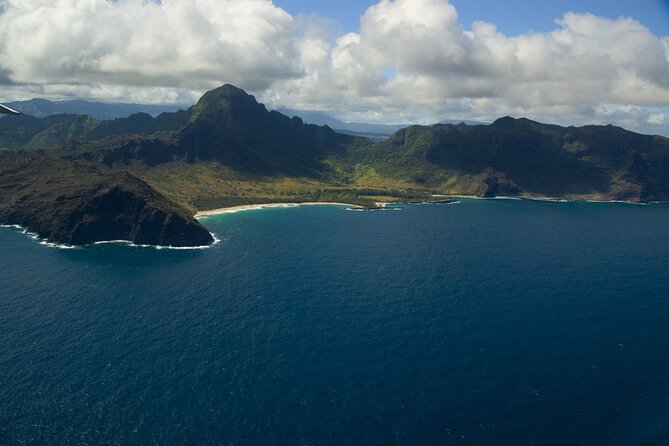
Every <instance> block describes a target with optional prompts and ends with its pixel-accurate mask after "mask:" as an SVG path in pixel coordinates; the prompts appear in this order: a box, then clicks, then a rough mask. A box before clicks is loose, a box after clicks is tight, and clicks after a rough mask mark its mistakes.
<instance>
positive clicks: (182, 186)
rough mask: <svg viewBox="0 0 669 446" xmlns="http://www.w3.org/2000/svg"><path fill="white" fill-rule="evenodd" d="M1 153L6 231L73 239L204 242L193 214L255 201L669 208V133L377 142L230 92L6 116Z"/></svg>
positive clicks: (514, 130)
mask: <svg viewBox="0 0 669 446" xmlns="http://www.w3.org/2000/svg"><path fill="white" fill-rule="evenodd" d="M306 116H307V118H304V119H306V120H308V119H310V118H309V116H308V115H306ZM311 119H314V118H311ZM329 122H330V124H332V125H333V126H336V125H337V124H336V123H335V122H332V121H329ZM330 124H328V125H330ZM374 128H375V129H376V130H379V128H378V127H374ZM357 129H358V130H360V127H358V128H357ZM366 129H368V130H369V129H372V127H366ZM381 130H383V131H388V130H389V128H388V126H384V127H382V128H381ZM0 147H5V148H6V149H5V150H0V196H1V197H2V200H0V224H18V225H21V226H24V227H26V228H28V229H30V230H32V231H34V232H37V233H38V234H40V235H41V236H43V237H45V238H48V239H50V240H53V241H57V242H61V243H72V244H78V243H84V242H88V241H95V240H115V239H119V238H124V239H128V240H132V241H135V242H137V243H147V244H174V245H177V246H184V245H189V244H201V243H206V242H209V241H210V240H211V239H210V238H208V237H205V236H203V232H202V231H203V228H202V227H201V226H199V224H197V222H196V221H194V220H192V219H191V218H190V217H189V215H192V213H193V212H195V211H196V210H204V209H212V208H217V207H223V206H229V205H237V204H247V203H266V202H303V201H338V202H347V203H353V204H359V205H365V206H371V205H373V203H374V202H375V201H379V200H380V201H386V200H390V201H393V200H400V201H402V200H410V201H415V200H429V199H430V198H431V197H432V196H433V195H476V196H479V197H496V196H529V197H549V198H567V199H589V200H621V201H631V202H650V201H669V139H668V138H664V137H661V136H650V135H640V134H637V133H634V132H630V131H627V130H624V129H622V128H619V127H613V126H584V127H561V126H556V125H548V124H542V123H538V122H534V121H530V120H528V119H522V118H521V119H514V118H510V117H504V118H500V119H498V120H496V121H495V122H493V123H492V124H490V125H467V124H466V123H459V124H435V125H432V126H409V127H406V128H401V129H399V130H397V131H395V132H394V133H393V134H392V135H391V136H390V137H388V138H385V139H383V140H382V141H381V142H376V143H375V142H373V141H372V140H370V139H368V138H363V137H359V136H352V135H347V134H342V133H337V132H335V131H334V130H332V128H330V127H329V126H319V125H314V124H307V123H305V122H304V120H303V118H299V117H292V118H290V117H288V116H286V115H284V114H282V113H279V112H278V111H268V110H267V109H266V108H265V106H264V105H263V104H259V103H258V102H257V101H256V99H255V98H254V97H253V96H250V95H248V94H246V93H245V92H244V91H243V90H240V89H239V88H236V87H234V86H232V85H225V86H222V87H220V88H217V89H215V90H212V91H210V92H207V93H206V94H205V95H204V96H203V97H202V98H201V99H200V100H199V101H198V103H197V104H196V105H194V106H192V107H190V108H188V109H187V110H181V111H176V112H171V113H170V112H166V113H162V114H160V115H158V116H156V117H152V116H151V115H149V114H147V113H136V114H133V115H131V116H129V117H126V118H117V119H113V120H100V119H96V118H94V117H91V116H86V115H72V114H60V115H52V116H48V117H45V118H36V117H33V116H28V115H20V116H7V117H5V118H3V119H0ZM112 237H113V238H112Z"/></svg>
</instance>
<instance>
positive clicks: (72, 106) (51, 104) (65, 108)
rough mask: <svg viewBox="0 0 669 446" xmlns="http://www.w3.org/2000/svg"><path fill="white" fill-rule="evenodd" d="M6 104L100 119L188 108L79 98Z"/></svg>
mask: <svg viewBox="0 0 669 446" xmlns="http://www.w3.org/2000/svg"><path fill="white" fill-rule="evenodd" d="M6 105H7V106H8V107H10V108H12V109H14V110H16V111H19V112H21V113H24V114H26V115H30V116H34V117H36V118H45V117H47V116H52V115H59V114H73V115H88V116H92V117H93V118H95V119H100V120H103V119H116V118H126V117H128V116H130V115H132V114H134V113H140V112H141V113H148V114H149V115H151V116H158V115H159V114H161V113H170V112H175V111H177V110H180V109H182V108H188V106H178V105H141V104H122V103H106V102H92V101H81V100H66V101H49V100H47V99H30V100H29V101H16V102H10V103H8V104H6Z"/></svg>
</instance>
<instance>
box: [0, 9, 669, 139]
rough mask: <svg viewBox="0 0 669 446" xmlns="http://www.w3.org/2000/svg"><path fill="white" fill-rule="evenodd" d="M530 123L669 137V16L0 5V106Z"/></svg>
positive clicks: (649, 12)
mask: <svg viewBox="0 0 669 446" xmlns="http://www.w3.org/2000/svg"><path fill="white" fill-rule="evenodd" d="M224 83H231V84H234V85H237V86H239V87H241V88H244V89H245V90H247V91H248V92H250V93H252V94H254V95H255V96H256V97H257V98H258V99H259V100H260V101H262V102H264V103H265V104H267V105H268V107H271V108H278V107H287V108H291V109H298V110H300V109H301V110H317V111H323V112H326V113H329V114H331V115H332V116H334V117H337V118H339V119H342V120H346V121H359V122H378V123H401V124H407V123H421V124H428V123H433V122H437V121H441V120H445V119H473V120H483V121H492V120H494V119H496V118H498V117H500V116H506V115H509V116H515V117H528V118H530V119H535V120H538V121H542V122H550V123H556V124H561V125H585V124H591V123H592V124H609V123H611V124H614V125H619V126H622V127H625V128H628V129H631V130H635V131H640V132H644V133H653V134H663V135H667V136H669V0H635V1H630V0H624V1H623V0H608V1H601V0H596V1H595V0H580V1H578V0H565V1H559V2H558V1H543V2H537V1H536V0H535V1H529V0H506V1H504V2H500V1H492V0H450V1H449V0H376V1H370V0H365V1H354V0H339V1H337V2H333V1H331V0H330V1H325V0H309V1H307V0H274V2H272V1H270V0H0V100H3V101H10V100H22V99H30V98H33V97H45V98H48V99H72V98H78V99H90V100H101V101H109V102H134V103H150V104H167V103H169V104H185V105H188V104H192V103H194V102H195V101H197V99H198V97H199V96H200V95H201V94H202V93H203V92H204V91H206V90H209V89H212V88H215V87H217V86H220V85H222V84H224Z"/></svg>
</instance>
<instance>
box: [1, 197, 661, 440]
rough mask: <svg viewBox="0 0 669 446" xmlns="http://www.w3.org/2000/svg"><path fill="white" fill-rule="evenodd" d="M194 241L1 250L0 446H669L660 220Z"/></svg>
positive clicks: (439, 218)
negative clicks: (178, 245)
mask: <svg viewBox="0 0 669 446" xmlns="http://www.w3.org/2000/svg"><path fill="white" fill-rule="evenodd" d="M202 222H203V223H204V224H205V225H206V226H207V227H208V228H209V229H210V230H211V231H212V232H213V233H214V234H216V236H217V237H218V238H219V239H220V243H218V244H216V245H215V246H213V247H211V248H209V249H204V250H167V249H163V250H157V249H154V248H139V247H131V246H126V245H121V244H106V245H95V246H88V247H83V248H78V249H70V250H65V249H57V248H53V247H48V246H44V245H41V244H40V243H39V241H38V240H33V239H31V238H30V237H27V236H26V235H24V234H22V233H21V231H20V230H17V229H11V228H4V229H0V445H3V446H10V445H26V444H28V445H61V446H62V445H389V444H390V445H392V444H397V445H433V444H435V445H491V446H492V445H495V446H499V445H560V446H564V445H588V446H596V445H667V444H669V205H664V204H656V205H648V206H639V205H630V204H619V203H585V202H569V203H554V202H537V201H529V200H469V199H463V200H462V201H461V202H460V203H458V204H451V205H403V206H401V209H399V210H394V211H390V210H389V211H370V212H350V211H347V210H346V209H345V208H344V207H340V206H300V207H281V208H272V209H263V210H253V211H245V212H238V213H233V214H223V215H217V216H212V217H207V218H205V219H203V220H202Z"/></svg>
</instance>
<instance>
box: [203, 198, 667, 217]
mask: <svg viewBox="0 0 669 446" xmlns="http://www.w3.org/2000/svg"><path fill="white" fill-rule="evenodd" d="M433 197H435V198H436V197H439V198H442V197H443V198H453V199H470V200H528V201H538V202H548V203H578V202H582V203H602V204H605V203H609V204H615V203H618V204H633V205H640V206H645V205H649V204H662V203H667V202H663V201H650V202H643V203H638V202H634V201H621V200H592V199H586V198H581V199H578V198H554V197H543V196H532V195H513V196H499V197H477V196H476V195H441V194H435V195H433ZM402 203H404V202H402V201H387V202H377V203H376V205H377V206H379V207H384V206H386V205H391V204H402ZM298 206H347V207H350V208H353V209H365V206H361V205H358V204H352V203H341V202H334V201H307V202H303V203H301V202H290V203H258V204H243V205H237V206H228V207H222V208H217V209H210V210H206V211H198V212H197V213H196V214H195V215H194V216H193V217H195V218H196V219H199V218H204V217H211V216H213V215H221V214H234V213H237V212H244V211H253V210H260V209H271V208H283V207H285V208H288V207H298Z"/></svg>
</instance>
